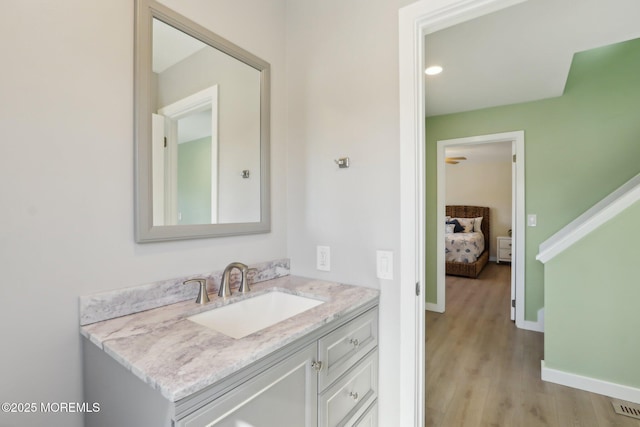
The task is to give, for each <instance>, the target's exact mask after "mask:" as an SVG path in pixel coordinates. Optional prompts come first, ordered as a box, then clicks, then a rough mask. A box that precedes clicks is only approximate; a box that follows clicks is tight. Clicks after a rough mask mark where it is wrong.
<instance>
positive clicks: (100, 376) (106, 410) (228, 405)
mask: <svg viewBox="0 0 640 427" xmlns="http://www.w3.org/2000/svg"><path fill="white" fill-rule="evenodd" d="M83 341H84V376H85V399H88V400H89V401H95V402H100V403H101V411H100V413H97V414H90V415H87V416H86V417H85V425H86V426H87V427H96V426H104V427H112V426H115V425H117V426H120V427H126V426H131V427H133V426H136V427H139V426H143V425H144V426H147V425H149V426H151V425H153V426H158V427H205V426H206V427H316V426H321V427H338V426H339V427H355V426H360V427H377V396H378V307H377V305H368V307H363V308H361V309H360V310H359V311H357V312H354V313H353V314H350V315H348V316H345V317H341V318H338V319H337V320H333V321H331V322H329V323H327V324H325V325H323V326H322V327H321V328H319V329H317V330H315V331H313V332H310V333H309V334H307V335H306V336H303V337H302V338H299V339H297V340H295V341H293V342H291V343H289V344H287V345H285V346H284V347H282V348H280V349H279V350H277V351H275V352H274V353H272V354H270V355H268V356H266V357H263V358H261V359H259V360H257V361H255V362H254V363H252V364H250V365H249V366H247V367H245V368H242V369H239V370H238V371H236V372H234V373H233V374H231V375H229V376H228V377H225V378H224V379H222V380H220V381H218V382H217V383H215V384H213V385H211V386H209V387H208V388H206V389H204V390H201V391H199V392H196V393H193V394H192V395H189V396H187V397H185V398H183V399H180V400H178V401H176V402H171V401H169V400H166V399H165V398H163V397H162V396H160V394H159V393H158V391H157V390H154V389H153V388H152V387H149V386H148V385H147V384H145V383H144V382H142V381H140V380H139V379H138V378H136V377H135V376H134V375H132V374H131V372H129V371H128V370H126V369H124V368H123V367H122V366H121V365H119V364H118V363H117V362H116V361H115V360H114V359H113V358H112V357H110V356H109V355H107V354H106V353H105V352H104V351H102V350H101V349H99V348H98V347H96V346H95V345H93V344H92V343H90V342H89V341H88V340H83ZM211 363H212V364H215V360H212V361H211Z"/></svg>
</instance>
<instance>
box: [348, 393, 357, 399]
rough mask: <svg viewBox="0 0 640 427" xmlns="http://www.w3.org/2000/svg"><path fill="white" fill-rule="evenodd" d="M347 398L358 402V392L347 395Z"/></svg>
mask: <svg viewBox="0 0 640 427" xmlns="http://www.w3.org/2000/svg"><path fill="white" fill-rule="evenodd" d="M349 397H351V398H353V400H358V392H355V393H354V392H351V393H349Z"/></svg>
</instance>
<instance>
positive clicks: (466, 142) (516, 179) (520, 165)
mask: <svg viewBox="0 0 640 427" xmlns="http://www.w3.org/2000/svg"><path fill="white" fill-rule="evenodd" d="M524 141H525V138H524V131H516V132H506V133H499V134H491V135H480V136H473V137H467V138H457V139H449V140H442V141H438V145H437V202H436V209H437V215H438V219H437V223H438V229H437V242H438V245H439V247H438V252H437V271H436V275H437V278H436V287H437V291H436V292H437V302H436V303H435V304H428V303H427V304H426V306H425V308H426V309H427V310H433V311H437V312H440V313H442V312H444V311H445V307H446V286H445V268H444V265H445V248H444V239H445V218H444V211H445V209H444V208H445V204H446V202H445V193H446V192H445V151H446V149H447V148H452V147H474V146H483V145H484V146H488V145H489V144H496V143H509V144H511V155H512V160H513V161H512V166H511V229H512V248H513V252H512V263H511V301H512V304H511V310H510V311H511V319H512V320H515V322H516V326H518V327H522V326H523V325H524V308H525V292H524V277H525V276H524V247H525V230H524V224H525V222H524V221H525V211H524V200H525V182H524V177H525V174H524V164H525V162H524V143H525V142H524ZM491 237H492V238H493V236H491ZM494 240H495V239H493V240H492V244H493V242H494Z"/></svg>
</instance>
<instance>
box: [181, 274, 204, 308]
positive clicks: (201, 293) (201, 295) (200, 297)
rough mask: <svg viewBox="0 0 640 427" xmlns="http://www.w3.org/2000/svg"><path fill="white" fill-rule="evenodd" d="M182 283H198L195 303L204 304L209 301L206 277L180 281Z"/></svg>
mask: <svg viewBox="0 0 640 427" xmlns="http://www.w3.org/2000/svg"><path fill="white" fill-rule="evenodd" d="M182 283H183V284H184V285H187V284H190V283H198V284H199V285H200V290H199V291H198V298H196V304H206V303H208V302H209V294H207V279H191V280H187V281H185V282H182Z"/></svg>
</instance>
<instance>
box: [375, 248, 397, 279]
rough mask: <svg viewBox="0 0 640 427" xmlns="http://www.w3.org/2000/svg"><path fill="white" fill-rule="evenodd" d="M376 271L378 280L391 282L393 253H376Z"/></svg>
mask: <svg viewBox="0 0 640 427" xmlns="http://www.w3.org/2000/svg"><path fill="white" fill-rule="evenodd" d="M376 270H377V277H378V279H383V280H393V252H391V251H376Z"/></svg>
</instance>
